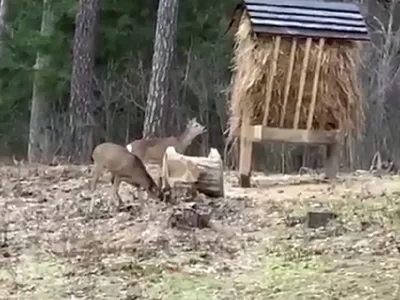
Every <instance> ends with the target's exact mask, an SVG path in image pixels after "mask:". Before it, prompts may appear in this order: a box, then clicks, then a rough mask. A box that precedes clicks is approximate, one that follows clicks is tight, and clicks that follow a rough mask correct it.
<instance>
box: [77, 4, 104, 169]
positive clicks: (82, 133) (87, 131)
mask: <svg viewBox="0 0 400 300" xmlns="http://www.w3.org/2000/svg"><path fill="white" fill-rule="evenodd" d="M99 11H100V0H80V1H79V8H78V12H77V14H76V17H75V35H74V49H73V65H72V78H71V101H70V115H71V117H70V128H71V135H72V144H71V145H70V146H72V149H71V156H72V158H73V160H74V161H77V162H80V163H84V162H89V161H90V156H91V152H92V149H93V126H94V124H93V117H92V104H93V103H94V93H93V92H94V89H93V87H94V81H93V79H94V59H95V42H96V31H97V23H98V15H99Z"/></svg>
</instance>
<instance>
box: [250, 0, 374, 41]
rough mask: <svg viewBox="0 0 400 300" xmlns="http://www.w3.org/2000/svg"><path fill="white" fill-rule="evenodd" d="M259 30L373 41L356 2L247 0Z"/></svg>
mask: <svg viewBox="0 0 400 300" xmlns="http://www.w3.org/2000/svg"><path fill="white" fill-rule="evenodd" d="M244 4H245V8H246V10H247V12H248V14H249V16H250V21H251V25H252V29H253V31H254V32H255V33H269V34H275V35H290V36H304V37H318V38H333V39H345V40H369V39H370V38H369V35H368V30H367V27H366V24H365V21H364V18H363V16H362V15H361V12H360V8H359V6H358V5H357V4H354V3H343V2H337V1H336V2H325V1H321V0H244Z"/></svg>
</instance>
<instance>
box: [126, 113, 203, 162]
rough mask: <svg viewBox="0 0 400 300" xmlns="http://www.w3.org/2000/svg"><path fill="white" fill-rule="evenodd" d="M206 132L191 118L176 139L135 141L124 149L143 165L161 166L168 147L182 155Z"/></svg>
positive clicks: (173, 137)
mask: <svg viewBox="0 0 400 300" xmlns="http://www.w3.org/2000/svg"><path fill="white" fill-rule="evenodd" d="M206 131H207V129H206V128H205V127H204V126H203V125H201V124H200V123H198V122H197V121H196V118H193V119H191V120H190V121H189V122H188V123H187V125H186V129H185V131H184V132H183V133H182V134H181V135H180V136H178V137H175V136H170V137H164V138H150V139H140V140H135V141H133V142H132V143H130V144H128V145H126V149H128V151H129V152H131V153H133V154H135V155H137V156H138V157H139V158H140V159H141V160H142V161H143V162H145V163H156V164H159V165H161V164H162V159H163V156H164V153H165V150H166V149H167V148H168V147H170V146H172V147H174V148H175V150H176V151H177V152H178V153H180V154H184V153H185V151H186V149H187V147H188V146H189V145H190V144H191V143H192V141H193V140H194V139H195V138H196V137H197V136H198V135H200V134H202V133H204V132H206Z"/></svg>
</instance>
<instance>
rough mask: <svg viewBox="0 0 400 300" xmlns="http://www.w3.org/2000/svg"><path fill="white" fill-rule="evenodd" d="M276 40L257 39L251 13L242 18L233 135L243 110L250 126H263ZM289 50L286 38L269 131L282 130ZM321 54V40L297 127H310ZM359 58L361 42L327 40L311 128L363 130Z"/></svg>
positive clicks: (296, 74)
mask: <svg viewBox="0 0 400 300" xmlns="http://www.w3.org/2000/svg"><path fill="white" fill-rule="evenodd" d="M275 39H276V37H275V36H268V35H263V36H262V37H260V36H256V35H255V34H254V33H253V32H252V29H251V24H250V20H249V18H248V16H247V14H246V13H244V14H243V15H242V18H241V21H240V25H239V28H238V31H237V32H236V36H235V40H236V41H235V42H236V43H235V56H234V71H235V80H234V83H233V87H232V99H231V103H230V104H231V106H230V109H231V118H230V135H232V134H233V132H234V131H235V130H236V129H238V128H239V127H240V115H241V111H242V110H246V111H250V115H251V124H261V123H262V119H263V115H264V109H265V98H266V93H267V91H266V89H267V78H268V76H267V75H268V73H269V72H270V69H271V60H272V57H273V50H274V43H275ZM305 41H306V39H304V38H303V39H300V38H298V40H297V48H296V53H295V61H294V67H293V75H292V80H291V87H290V90H289V98H288V103H287V106H286V114H285V119H284V125H283V127H284V128H293V119H294V114H295V109H296V103H297V98H298V92H299V86H300V76H301V68H302V64H303V57H304V54H305V44H306V43H305ZM291 46H292V39H291V38H287V37H282V39H281V43H280V49H279V57H278V62H277V68H276V75H275V78H274V81H273V89H272V97H271V102H270V110H269V116H268V123H267V125H268V126H270V127H280V126H279V122H280V116H281V114H282V113H281V112H282V106H283V102H284V90H285V84H286V77H287V72H288V67H289V61H290V59H289V57H290V50H291ZM318 51H319V47H318V39H314V40H313V42H312V45H311V49H310V56H309V61H308V67H307V71H306V74H307V75H306V82H305V86H304V94H303V100H302V106H301V112H300V120H299V127H298V128H299V129H306V123H307V116H308V111H309V107H310V102H311V97H312V95H311V94H312V86H313V80H314V73H315V67H316V64H317V57H318ZM359 59H360V54H359V44H358V43H357V42H352V41H336V40H327V41H326V43H325V45H324V51H323V54H322V64H321V69H320V75H319V82H318V87H317V102H316V106H315V112H314V117H313V122H312V129H322V130H330V129H338V128H340V129H342V130H344V131H348V130H355V131H356V132H359V131H360V129H361V128H362V125H363V118H364V114H363V106H362V102H361V98H360V91H359V86H358V82H357V72H358V66H359Z"/></svg>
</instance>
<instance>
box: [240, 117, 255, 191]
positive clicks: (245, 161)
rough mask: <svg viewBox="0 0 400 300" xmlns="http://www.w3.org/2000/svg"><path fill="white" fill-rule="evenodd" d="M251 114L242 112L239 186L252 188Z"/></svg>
mask: <svg viewBox="0 0 400 300" xmlns="http://www.w3.org/2000/svg"><path fill="white" fill-rule="evenodd" d="M249 127H250V112H248V111H244V112H242V124H241V127H240V159H239V176H240V179H239V184H240V186H241V187H244V188H248V187H250V177H251V158H252V152H253V142H252V141H251V140H250V139H249V134H250V132H249Z"/></svg>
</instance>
